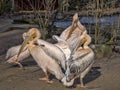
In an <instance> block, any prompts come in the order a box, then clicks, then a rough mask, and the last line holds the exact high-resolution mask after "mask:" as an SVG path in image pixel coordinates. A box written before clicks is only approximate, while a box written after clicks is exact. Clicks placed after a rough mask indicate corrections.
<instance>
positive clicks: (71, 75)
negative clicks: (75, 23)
mask: <svg viewBox="0 0 120 90" xmlns="http://www.w3.org/2000/svg"><path fill="white" fill-rule="evenodd" d="M90 40H91V38H90V36H88V35H87V39H86V42H85V43H84V45H83V47H79V48H78V49H77V50H76V52H75V53H74V54H72V55H71V58H70V59H69V60H68V61H67V70H66V72H65V77H64V78H63V79H62V82H63V85H65V86H67V87H69V86H72V85H73V84H74V80H75V78H77V77H80V83H81V87H84V83H83V78H84V77H85V75H86V74H87V73H88V72H89V70H90V69H91V67H92V64H93V62H94V52H93V50H92V49H91V48H89V46H88V45H89V43H90ZM88 42H89V43H88Z"/></svg>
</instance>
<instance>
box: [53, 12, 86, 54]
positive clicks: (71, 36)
mask: <svg viewBox="0 0 120 90" xmlns="http://www.w3.org/2000/svg"><path fill="white" fill-rule="evenodd" d="M85 34H87V30H86V28H85V27H84V26H83V25H82V24H81V23H80V21H79V18H78V14H77V13H76V14H75V15H74V16H73V20H72V25H71V26H69V27H68V28H67V29H65V30H64V31H63V32H62V34H61V35H60V37H59V38H60V39H62V40H64V41H66V42H67V44H68V46H69V48H70V50H71V52H74V51H76V49H77V48H78V47H79V46H81V39H82V37H83V35H84V36H85ZM81 35H82V37H81ZM57 37H58V36H57ZM53 39H54V38H53Z"/></svg>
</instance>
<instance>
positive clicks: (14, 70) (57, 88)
mask: <svg viewBox="0 0 120 90" xmlns="http://www.w3.org/2000/svg"><path fill="white" fill-rule="evenodd" d="M25 31H26V30H20V29H17V30H12V31H7V32H1V33H0V90H89V89H91V90H120V55H119V54H115V55H113V56H112V57H111V58H109V59H107V58H103V59H99V60H95V63H94V65H93V67H92V70H91V71H90V72H89V74H88V75H87V76H86V77H85V78H84V83H85V85H86V88H80V87H73V88H66V87H64V86H63V85H62V83H61V82H59V81H58V80H57V79H55V78H54V77H53V76H52V79H53V81H54V83H53V84H47V83H46V82H44V81H39V80H38V78H40V77H43V76H44V74H43V71H42V70H41V69H40V68H39V67H38V66H37V64H36V63H35V61H34V60H33V59H32V57H30V58H28V59H26V60H24V61H23V62H22V64H23V65H24V67H25V70H20V69H19V68H18V66H17V65H14V64H6V63H4V62H5V54H6V51H7V49H8V48H10V47H12V46H15V45H19V44H20V43H21V42H22V33H23V32H25ZM76 83H78V80H77V81H76Z"/></svg>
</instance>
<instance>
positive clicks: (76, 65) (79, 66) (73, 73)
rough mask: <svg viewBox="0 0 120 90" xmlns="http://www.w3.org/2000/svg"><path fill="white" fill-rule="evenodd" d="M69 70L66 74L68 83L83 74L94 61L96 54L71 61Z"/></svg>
mask: <svg viewBox="0 0 120 90" xmlns="http://www.w3.org/2000/svg"><path fill="white" fill-rule="evenodd" d="M70 61H71V62H70V64H69V70H68V71H67V72H66V76H67V79H68V81H70V80H72V79H74V78H75V77H77V76H78V75H79V74H80V73H82V72H83V71H84V70H85V69H86V68H87V67H88V66H89V65H90V64H91V63H93V61H94V53H93V51H91V52H89V54H86V55H84V56H83V57H81V58H79V59H76V60H70Z"/></svg>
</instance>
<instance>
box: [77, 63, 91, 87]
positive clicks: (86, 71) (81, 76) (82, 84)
mask: <svg viewBox="0 0 120 90" xmlns="http://www.w3.org/2000/svg"><path fill="white" fill-rule="evenodd" d="M92 64H93V63H91V64H90V65H89V66H88V67H87V68H86V70H85V71H83V72H82V73H81V74H80V84H81V85H77V87H84V88H85V87H86V86H85V85H84V83H83V78H84V77H85V76H86V74H87V73H88V72H89V71H90V69H91V67H92Z"/></svg>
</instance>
